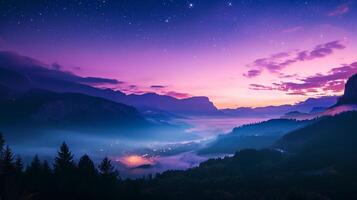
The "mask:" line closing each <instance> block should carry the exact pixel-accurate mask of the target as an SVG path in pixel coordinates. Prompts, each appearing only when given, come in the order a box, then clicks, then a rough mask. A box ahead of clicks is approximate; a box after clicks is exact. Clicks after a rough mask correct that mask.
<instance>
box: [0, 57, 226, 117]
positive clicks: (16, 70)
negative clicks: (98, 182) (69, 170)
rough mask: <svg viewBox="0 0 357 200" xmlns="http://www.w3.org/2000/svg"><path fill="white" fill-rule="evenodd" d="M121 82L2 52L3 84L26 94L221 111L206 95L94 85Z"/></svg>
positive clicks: (169, 109)
mask: <svg viewBox="0 0 357 200" xmlns="http://www.w3.org/2000/svg"><path fill="white" fill-rule="evenodd" d="M120 83H121V82H120V81H118V80H115V79H105V78H99V77H80V76H77V75H75V74H72V73H69V72H64V71H61V70H58V69H52V68H51V67H50V66H47V65H45V64H42V63H41V62H40V61H37V60H35V59H32V58H29V57H25V56H21V55H19V54H16V53H12V52H0V84H2V85H4V86H7V87H8V88H11V89H13V90H16V91H18V92H22V93H23V92H26V91H28V90H30V89H34V88H37V89H44V90H49V91H53V92H60V93H62V92H71V93H81V94H86V95H91V96H96V97H102V98H105V99H108V100H111V101H114V102H118V103H124V104H127V105H131V106H134V107H137V108H140V110H144V111H150V109H152V110H162V111H166V112H172V113H173V114H183V115H197V114H200V115H219V114H222V113H221V112H220V111H219V110H218V109H217V108H216V107H215V106H214V105H213V103H212V102H210V101H209V99H208V98H207V97H191V98H185V99H177V98H174V97H171V96H166V95H159V94H156V93H147V94H142V95H137V94H131V95H126V94H125V93H123V92H121V91H118V90H112V89H101V88H97V87H93V85H97V84H120Z"/></svg>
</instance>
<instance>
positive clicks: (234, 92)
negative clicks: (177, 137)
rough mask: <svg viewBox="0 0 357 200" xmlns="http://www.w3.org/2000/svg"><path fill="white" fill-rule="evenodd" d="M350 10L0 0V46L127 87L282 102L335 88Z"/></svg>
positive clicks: (241, 2) (307, 5)
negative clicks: (113, 80) (115, 80)
mask: <svg viewBox="0 0 357 200" xmlns="http://www.w3.org/2000/svg"><path fill="white" fill-rule="evenodd" d="M356 19H357V2H356V1H353V0H349V1H346V0H307V1H301V0H284V1H283V0H255V1H253V0H117V1H111V0H100V1H98V0H87V1H85V0H71V1H70V0H51V1H45V0H35V1H25V0H22V1H18V0H0V50H1V51H12V52H16V53H19V54H21V55H25V56H29V57H32V58H34V59H37V60H40V61H41V62H44V63H46V64H48V66H49V67H53V68H55V69H57V70H63V71H69V72H72V73H75V74H78V75H81V76H95V77H103V78H111V79H117V80H118V81H117V82H115V83H113V84H107V85H103V86H100V87H110V88H113V89H118V90H121V91H124V92H126V93H138V94H141V93H145V92H156V93H159V94H165V95H171V96H175V97H177V98H185V97H190V96H208V97H209V98H210V99H211V101H213V102H214V104H215V105H216V106H217V107H219V108H227V107H230V108H234V107H241V106H264V105H279V104H285V103H294V102H298V101H301V100H304V99H306V98H308V97H318V96H324V95H339V94H341V92H342V91H343V84H344V82H345V81H346V79H347V78H348V77H349V76H350V75H352V74H353V73H356V72H357V55H356V52H357V20H356Z"/></svg>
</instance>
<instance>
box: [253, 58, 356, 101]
mask: <svg viewBox="0 0 357 200" xmlns="http://www.w3.org/2000/svg"><path fill="white" fill-rule="evenodd" d="M356 73H357V62H354V63H351V64H350V65H345V66H342V67H336V68H333V69H331V70H330V71H329V72H328V73H326V74H321V73H318V74H315V75H313V76H308V77H305V78H298V79H297V81H298V82H280V83H273V85H272V86H266V85H259V84H250V89H252V90H278V91H283V92H286V94H289V95H307V94H317V93H319V92H321V90H322V91H323V92H324V93H328V92H332V93H337V92H341V91H343V89H344V85H345V81H346V80H347V79H348V78H349V77H351V76H352V75H354V74H356Z"/></svg>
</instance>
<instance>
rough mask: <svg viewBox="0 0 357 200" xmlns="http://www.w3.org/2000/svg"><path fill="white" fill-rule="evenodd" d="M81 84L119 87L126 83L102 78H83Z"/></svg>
mask: <svg viewBox="0 0 357 200" xmlns="http://www.w3.org/2000/svg"><path fill="white" fill-rule="evenodd" d="M80 82H81V83H84V84H89V85H102V84H111V85H118V84H123V83H125V82H123V81H119V80H116V79H109V78H101V77H81V80H80Z"/></svg>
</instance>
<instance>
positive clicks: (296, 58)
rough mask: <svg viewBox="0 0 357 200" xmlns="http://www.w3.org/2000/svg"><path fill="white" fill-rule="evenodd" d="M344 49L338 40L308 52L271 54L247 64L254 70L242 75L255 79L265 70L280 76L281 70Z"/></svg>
mask: <svg viewBox="0 0 357 200" xmlns="http://www.w3.org/2000/svg"><path fill="white" fill-rule="evenodd" d="M344 48H346V46H345V45H344V44H342V43H341V41H340V40H335V41H331V42H327V43H324V44H319V45H316V46H315V47H314V48H312V49H310V50H295V51H292V52H281V53H277V54H272V55H271V56H269V57H266V58H259V59H256V60H255V61H254V62H253V63H252V64H249V65H248V67H252V68H254V69H251V70H249V71H248V72H246V73H244V74H243V76H245V77H247V78H253V77H257V76H259V75H260V74H261V72H262V71H263V70H267V71H268V72H270V73H277V74H281V73H280V71H281V70H282V69H284V68H285V67H288V66H290V65H292V64H294V63H297V62H304V61H309V60H314V59H318V58H323V57H326V56H329V55H331V54H333V53H334V51H335V50H341V49H344Z"/></svg>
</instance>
